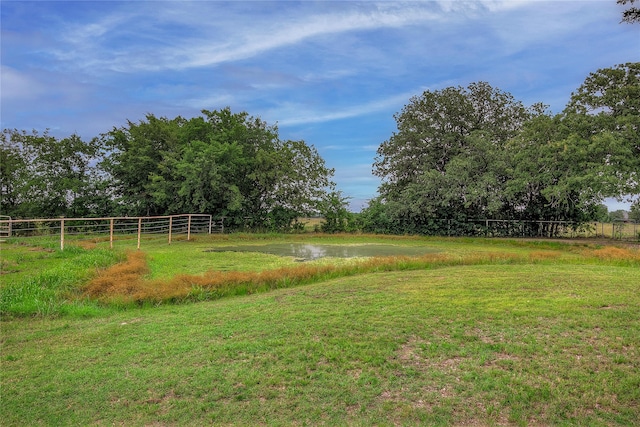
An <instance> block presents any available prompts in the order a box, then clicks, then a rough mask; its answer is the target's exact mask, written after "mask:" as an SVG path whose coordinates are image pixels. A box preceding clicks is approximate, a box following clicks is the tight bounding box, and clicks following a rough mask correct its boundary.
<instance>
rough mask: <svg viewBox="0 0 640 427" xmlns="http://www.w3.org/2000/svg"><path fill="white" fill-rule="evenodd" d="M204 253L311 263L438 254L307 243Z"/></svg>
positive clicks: (403, 248) (415, 248) (418, 248)
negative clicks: (261, 255) (248, 254)
mask: <svg viewBox="0 0 640 427" xmlns="http://www.w3.org/2000/svg"><path fill="white" fill-rule="evenodd" d="M205 252H259V253H265V254H271V255H278V256H287V257H294V258H296V260H297V261H311V260H315V259H319V258H324V257H334V258H356V257H375V256H420V255H424V254H428V253H434V252H438V250H436V249H433V248H429V247H426V246H409V247H407V246H396V245H382V244H364V245H316V244H309V243H271V244H267V245H238V246H225V247H220V248H212V249H207V250H205Z"/></svg>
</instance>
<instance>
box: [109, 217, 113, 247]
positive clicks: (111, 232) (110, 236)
mask: <svg viewBox="0 0 640 427" xmlns="http://www.w3.org/2000/svg"><path fill="white" fill-rule="evenodd" d="M109 248H110V249H113V218H111V219H110V220H109Z"/></svg>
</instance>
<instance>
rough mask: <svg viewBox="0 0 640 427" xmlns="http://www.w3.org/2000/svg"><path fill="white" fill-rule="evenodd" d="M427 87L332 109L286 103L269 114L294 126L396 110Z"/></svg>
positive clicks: (283, 123) (281, 121)
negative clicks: (311, 107) (310, 107)
mask: <svg viewBox="0 0 640 427" xmlns="http://www.w3.org/2000/svg"><path fill="white" fill-rule="evenodd" d="M424 90H425V88H420V89H414V90H411V91H409V92H403V93H400V94H396V95H393V96H390V97H387V98H382V99H374V100H371V101H369V102H365V103H362V104H358V105H351V106H344V107H335V108H332V109H331V110H326V109H324V108H321V109H309V108H308V107H305V106H302V105H300V104H285V105H281V106H280V107H279V108H277V109H275V110H271V111H269V113H268V115H269V116H274V117H286V118H285V119H282V120H279V121H278V123H279V124H280V125H282V126H294V125H301V124H308V123H324V122H330V121H334V120H342V119H348V118H353V117H359V116H364V115H367V114H371V113H377V112H380V111H389V110H391V111H394V110H398V109H399V108H401V107H402V106H403V105H404V104H406V103H407V102H408V100H409V98H411V97H412V96H414V95H418V94H421V93H422V91H424Z"/></svg>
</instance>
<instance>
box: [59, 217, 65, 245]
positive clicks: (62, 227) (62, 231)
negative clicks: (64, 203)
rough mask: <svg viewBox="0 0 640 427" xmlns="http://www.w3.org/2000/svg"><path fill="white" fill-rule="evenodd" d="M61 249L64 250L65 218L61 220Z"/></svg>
mask: <svg viewBox="0 0 640 427" xmlns="http://www.w3.org/2000/svg"><path fill="white" fill-rule="evenodd" d="M60 250H61V251H64V219H61V220H60Z"/></svg>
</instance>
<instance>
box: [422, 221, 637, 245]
mask: <svg viewBox="0 0 640 427" xmlns="http://www.w3.org/2000/svg"><path fill="white" fill-rule="evenodd" d="M432 221H433V222H432V223H433V227H432V230H433V234H434V235H445V236H484V237H549V238H550V237H561V238H579V237H583V238H598V237H600V238H607V239H618V240H639V241H640V223H637V222H633V221H614V222H596V221H593V222H586V223H578V222H573V221H535V220H502V219H468V220H466V221H463V222H461V221H454V220H448V219H435V220H432ZM427 234H428V230H427Z"/></svg>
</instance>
